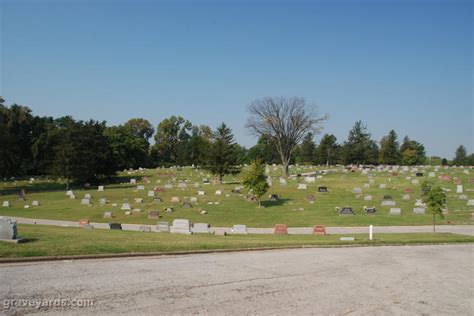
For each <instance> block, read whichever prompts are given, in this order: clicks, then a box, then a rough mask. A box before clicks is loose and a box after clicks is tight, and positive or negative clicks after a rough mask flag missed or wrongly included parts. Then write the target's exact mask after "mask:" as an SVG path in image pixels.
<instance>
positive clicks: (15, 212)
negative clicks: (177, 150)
mask: <svg viewBox="0 0 474 316" xmlns="http://www.w3.org/2000/svg"><path fill="white" fill-rule="evenodd" d="M317 169H322V168H316V167H308V168H303V167H294V168H292V169H291V172H292V173H303V172H309V171H313V170H317ZM419 169H420V171H422V172H424V176H423V177H415V176H414V172H412V171H410V172H405V173H402V172H401V171H398V175H392V174H391V172H388V171H382V172H376V171H373V172H370V174H371V175H372V176H373V178H372V179H373V183H372V184H370V188H363V185H364V183H368V182H369V178H368V175H363V174H362V173H361V172H354V173H351V172H343V170H342V168H338V169H337V172H334V173H331V174H327V175H324V176H323V178H322V179H317V180H316V182H315V183H309V184H308V190H297V189H296V187H297V182H303V181H304V180H303V178H297V179H290V180H288V185H287V186H281V185H280V184H279V181H278V177H279V176H280V169H279V168H273V167H270V171H271V172H270V174H271V176H272V179H273V186H272V187H271V188H270V190H269V192H268V194H278V195H280V197H281V200H280V201H276V202H270V201H267V200H265V201H264V202H263V205H264V207H263V208H257V207H256V206H257V205H256V203H255V202H249V201H247V200H246V199H245V193H246V192H245V190H242V193H243V195H239V194H235V193H231V192H230V191H231V190H232V189H233V188H234V187H236V186H238V185H239V181H240V175H236V176H235V177H232V176H229V177H225V179H224V181H225V182H226V183H225V184H216V185H213V184H208V185H204V184H203V183H202V178H205V177H207V178H209V179H211V178H212V177H211V176H210V175H209V174H208V173H207V172H206V171H199V170H196V169H193V168H183V169H180V170H177V169H148V170H143V171H134V172H133V174H127V173H125V172H123V173H121V177H122V178H121V182H122V184H120V183H117V184H110V185H107V184H106V185H105V192H97V186H95V187H93V188H92V189H89V190H84V189H78V188H73V189H74V192H75V194H76V197H77V199H76V200H70V199H69V198H68V197H67V196H66V195H65V192H66V190H65V185H64V184H63V183H60V182H58V183H54V182H52V181H49V182H48V181H46V180H44V181H41V180H35V181H34V182H33V184H30V183H29V182H28V180H23V181H20V180H18V181H16V182H13V181H4V182H2V183H0V188H1V193H2V196H0V202H3V201H10V202H11V203H12V207H9V208H2V207H0V215H3V216H8V215H10V216H19V217H28V218H41V219H61V220H74V221H75V220H79V219H82V218H86V219H89V220H90V221H95V222H111V221H113V222H118V223H143V224H154V223H156V221H157V220H156V219H148V218H147V213H148V211H152V210H156V211H160V215H161V216H162V217H161V218H160V221H168V222H171V221H172V220H173V219H176V218H186V219H189V220H190V221H191V222H205V223H210V224H211V225H213V226H232V225H234V224H245V225H247V226H248V227H272V226H274V225H275V224H277V223H283V224H287V225H288V226H292V227H297V226H300V227H301V226H313V225H315V224H322V225H326V226H362V225H364V226H365V225H369V224H374V225H379V226H380V225H430V224H431V216H429V215H415V214H413V212H412V210H413V208H414V203H415V200H416V199H419V198H420V192H421V191H420V184H421V182H422V181H423V180H425V179H430V180H432V181H434V182H435V183H437V184H440V185H441V186H442V187H443V188H446V189H448V190H451V191H450V192H447V196H448V199H447V201H448V209H449V214H448V215H447V216H446V217H445V219H443V220H441V219H439V220H438V224H446V223H448V221H449V222H450V223H453V224H472V222H471V221H470V217H471V212H472V211H473V209H474V207H472V206H467V200H461V199H459V195H458V194H456V193H455V192H456V185H455V183H454V179H455V178H458V179H459V180H460V181H461V182H462V184H463V186H464V195H466V196H467V198H469V199H474V192H472V191H474V184H472V182H471V181H470V180H471V179H473V178H474V171H472V170H469V171H468V172H470V174H466V173H465V170H467V169H461V168H450V169H447V170H445V169H444V168H440V169H439V171H437V172H436V178H428V173H429V172H430V171H433V170H434V168H433V167H427V168H419ZM440 175H448V176H450V177H451V178H452V179H451V180H450V181H442V180H440V179H438V176H440ZM144 177H147V178H148V180H145V178H144ZM406 177H411V178H412V179H418V180H419V183H420V184H411V180H412V179H411V180H407V179H406ZM129 178H136V179H137V182H138V184H140V185H144V186H145V190H143V191H137V190H136V186H134V185H130V184H129ZM179 181H186V182H187V184H188V187H187V188H186V189H178V188H177V187H176V186H177V183H178V182H179ZM166 183H172V184H173V188H172V189H166V190H165V192H158V193H157V196H159V197H160V198H161V199H162V200H163V202H162V203H155V202H153V200H152V198H149V197H147V192H148V190H153V188H154V187H157V186H161V187H163V186H164V185H165V184H166ZM194 183H199V186H200V187H199V188H195V187H194ZM380 184H385V185H386V188H385V189H379V185H380ZM318 186H327V187H328V188H329V190H330V192H327V193H318V192H316V191H317V187H318ZM354 187H361V188H362V190H363V194H362V196H360V197H357V196H356V195H355V194H353V193H352V189H353V188H354ZM406 188H411V189H412V190H413V192H412V193H411V194H410V199H409V200H407V201H404V200H402V195H403V194H404V190H405V189H406ZM21 189H25V190H26V192H27V201H26V202H24V201H17V199H16V197H17V195H18V193H19V192H20V190H21ZM199 189H202V190H204V191H206V193H207V194H206V195H205V196H198V195H197V191H198V190H199ZM218 189H220V190H222V191H223V195H221V196H216V195H215V191H216V190H218ZM86 193H90V194H92V205H91V206H86V205H81V204H80V203H81V198H82V197H83V196H84V194H86ZM310 194H311V195H314V196H315V202H314V204H310V203H309V202H307V201H306V196H307V195H310ZM366 194H368V195H372V196H373V201H364V199H363V195H366ZM384 195H391V196H392V197H393V199H394V200H395V201H396V203H397V205H396V206H395V207H397V208H401V209H402V215H400V216H391V215H389V214H388V213H389V209H390V207H387V206H381V202H382V197H383V196H384ZM172 196H177V197H179V198H180V199H181V202H182V201H186V200H188V199H189V198H190V197H197V198H198V203H197V204H193V207H192V208H184V207H183V206H182V205H181V203H171V202H170V201H171V197H172ZM101 197H103V198H107V200H108V203H107V205H105V206H100V205H99V198H101ZM134 198H143V203H142V204H136V203H134ZM33 200H38V201H39V202H40V203H41V205H40V206H39V207H30V208H29V209H25V208H24V205H26V204H30V205H31V202H32V201H33ZM126 201H128V202H129V203H131V205H132V207H135V208H139V209H141V210H142V212H139V213H133V214H132V215H125V211H122V210H120V206H121V203H123V202H126ZM208 202H219V204H218V205H215V204H212V205H208ZM113 204H117V205H116V206H113ZM0 205H1V204H0ZM364 205H367V206H375V207H376V208H377V213H376V214H374V215H365V214H364V212H363V206H364ZM336 206H339V207H340V206H350V207H352V208H353V209H354V211H355V212H356V216H339V215H338V214H337V213H336V212H335V207H336ZM165 207H173V208H174V212H172V213H165V212H163V209H164V208H165ZM299 208H303V209H304V210H302V211H298V210H297V209H299ZM201 209H203V210H206V211H207V214H206V215H200V214H199V211H200V210H201ZM105 211H112V212H113V214H114V218H113V219H112V220H110V219H104V218H103V213H104V212H105Z"/></svg>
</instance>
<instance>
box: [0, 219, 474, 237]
mask: <svg viewBox="0 0 474 316" xmlns="http://www.w3.org/2000/svg"><path fill="white" fill-rule="evenodd" d="M7 217H8V216H7ZM9 217H10V218H14V219H16V220H17V221H18V223H20V224H36V225H53V226H67V227H79V222H73V221H58V220H51V219H32V218H24V217H12V216H9ZM91 224H92V225H93V226H94V228H99V229H108V228H109V226H108V224H107V223H91ZM142 226H148V227H150V228H151V230H152V231H154V230H156V227H155V226H154V225H144V224H122V227H123V229H124V230H135V231H138V230H140V227H142ZM211 230H212V231H216V232H228V233H230V231H231V228H230V227H212V228H211ZM247 230H248V232H249V233H251V234H273V228H252V227H249V228H247ZM436 230H437V231H438V232H442V233H453V234H461V235H469V236H474V225H439V226H436ZM432 231H433V227H432V226H429V225H427V226H375V227H374V233H430V232H432ZM326 232H327V233H328V234H358V233H368V227H326ZM288 233H289V234H312V233H313V228H312V227H293V228H292V227H289V228H288Z"/></svg>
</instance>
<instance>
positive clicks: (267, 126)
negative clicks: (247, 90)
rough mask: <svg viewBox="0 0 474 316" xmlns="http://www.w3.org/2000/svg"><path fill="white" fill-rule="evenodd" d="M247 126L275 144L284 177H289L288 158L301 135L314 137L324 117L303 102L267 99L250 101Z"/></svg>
mask: <svg viewBox="0 0 474 316" xmlns="http://www.w3.org/2000/svg"><path fill="white" fill-rule="evenodd" d="M248 111H249V114H250V117H249V118H248V120H247V124H246V127H247V128H248V129H249V130H250V131H251V132H252V133H253V134H254V135H257V136H262V135H266V136H268V137H269V138H270V139H272V140H273V141H274V142H275V145H276V151H277V152H278V154H279V155H280V159H281V163H282V165H283V166H282V168H283V175H284V176H285V177H287V176H288V166H289V163H290V159H291V156H292V154H293V152H294V150H295V149H296V148H297V146H298V145H299V143H300V142H301V141H302V139H303V138H304V136H305V135H306V134H308V133H309V132H312V133H313V134H314V135H316V134H317V133H318V132H319V131H320V129H321V128H322V123H323V122H324V121H325V120H326V119H327V116H326V115H324V116H320V115H319V114H318V112H317V109H316V107H315V106H310V105H308V104H307V103H306V101H305V99H303V98H299V97H292V98H285V97H280V98H272V97H267V98H263V99H259V100H255V101H253V102H252V103H251V104H250V106H249V108H248Z"/></svg>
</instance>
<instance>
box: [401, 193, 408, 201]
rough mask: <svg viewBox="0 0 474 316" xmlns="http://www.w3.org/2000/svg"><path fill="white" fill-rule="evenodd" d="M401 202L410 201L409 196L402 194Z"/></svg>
mask: <svg viewBox="0 0 474 316" xmlns="http://www.w3.org/2000/svg"><path fill="white" fill-rule="evenodd" d="M402 199H403V200H405V201H406V200H409V199H410V194H403V197H402Z"/></svg>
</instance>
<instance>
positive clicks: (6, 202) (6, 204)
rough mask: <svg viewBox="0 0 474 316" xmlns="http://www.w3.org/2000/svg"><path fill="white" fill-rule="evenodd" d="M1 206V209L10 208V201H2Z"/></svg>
mask: <svg viewBox="0 0 474 316" xmlns="http://www.w3.org/2000/svg"><path fill="white" fill-rule="evenodd" d="M2 206H3V207H10V206H11V204H10V201H3V204H2Z"/></svg>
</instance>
